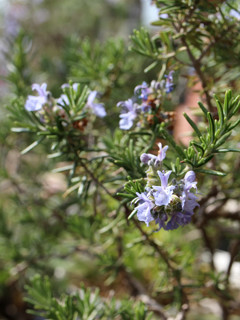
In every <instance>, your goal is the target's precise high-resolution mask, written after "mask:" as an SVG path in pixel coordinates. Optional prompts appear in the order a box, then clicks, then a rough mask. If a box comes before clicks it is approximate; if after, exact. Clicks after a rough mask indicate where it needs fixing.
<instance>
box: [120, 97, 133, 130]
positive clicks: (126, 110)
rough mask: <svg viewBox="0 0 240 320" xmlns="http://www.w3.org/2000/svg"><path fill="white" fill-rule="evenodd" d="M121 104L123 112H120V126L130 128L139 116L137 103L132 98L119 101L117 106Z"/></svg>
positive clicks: (125, 128) (124, 128)
mask: <svg viewBox="0 0 240 320" xmlns="http://www.w3.org/2000/svg"><path fill="white" fill-rule="evenodd" d="M119 106H121V107H122V108H123V113H121V114H120V118H121V120H120V122H119V127H120V129H122V130H129V129H130V128H131V127H132V126H133V122H134V120H135V119H136V117H137V105H136V104H134V103H133V101H132V99H128V100H126V101H120V102H118V104H117V107H119Z"/></svg>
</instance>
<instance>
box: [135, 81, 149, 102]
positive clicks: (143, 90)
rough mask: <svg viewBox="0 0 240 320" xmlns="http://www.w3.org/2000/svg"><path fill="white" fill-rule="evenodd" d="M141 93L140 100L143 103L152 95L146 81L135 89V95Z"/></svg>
mask: <svg viewBox="0 0 240 320" xmlns="http://www.w3.org/2000/svg"><path fill="white" fill-rule="evenodd" d="M139 92H140V95H139V98H140V99H142V100H143V101H147V99H148V96H149V94H151V93H152V88H150V87H148V84H147V83H146V82H145V81H144V82H143V83H142V84H140V85H138V86H136V88H135V89H134V94H139Z"/></svg>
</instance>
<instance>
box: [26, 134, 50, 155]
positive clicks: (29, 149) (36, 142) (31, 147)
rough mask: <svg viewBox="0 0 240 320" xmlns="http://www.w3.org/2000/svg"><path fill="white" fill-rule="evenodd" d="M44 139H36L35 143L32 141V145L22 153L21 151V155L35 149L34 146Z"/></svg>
mask: <svg viewBox="0 0 240 320" xmlns="http://www.w3.org/2000/svg"><path fill="white" fill-rule="evenodd" d="M44 139H45V137H41V138H40V139H38V140H37V141H34V142H33V143H32V144H30V146H28V147H27V148H25V149H24V150H23V151H21V154H26V153H28V152H29V151H31V150H32V149H33V148H35V147H36V146H38V145H39V144H40V143H41V142H42V141H43V140H44Z"/></svg>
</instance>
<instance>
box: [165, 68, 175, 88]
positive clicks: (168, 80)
mask: <svg viewBox="0 0 240 320" xmlns="http://www.w3.org/2000/svg"><path fill="white" fill-rule="evenodd" d="M173 73H174V72H173V71H170V72H169V74H168V75H165V78H166V80H165V91H166V93H170V92H172V91H173V88H174V85H173Z"/></svg>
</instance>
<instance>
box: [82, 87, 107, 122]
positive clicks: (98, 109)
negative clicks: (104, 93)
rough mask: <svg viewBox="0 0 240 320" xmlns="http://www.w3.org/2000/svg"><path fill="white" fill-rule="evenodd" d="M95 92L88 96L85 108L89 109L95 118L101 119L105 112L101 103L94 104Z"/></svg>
mask: <svg viewBox="0 0 240 320" xmlns="http://www.w3.org/2000/svg"><path fill="white" fill-rule="evenodd" d="M97 94H98V93H97V91H91V92H90V94H89V96H88V100H87V104H86V107H87V108H90V109H91V110H92V111H93V113H95V115H96V116H98V117H100V118H103V117H105V116H106V115H107V113H106V110H105V108H104V105H103V103H96V102H94V100H95V99H96V97H97Z"/></svg>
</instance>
